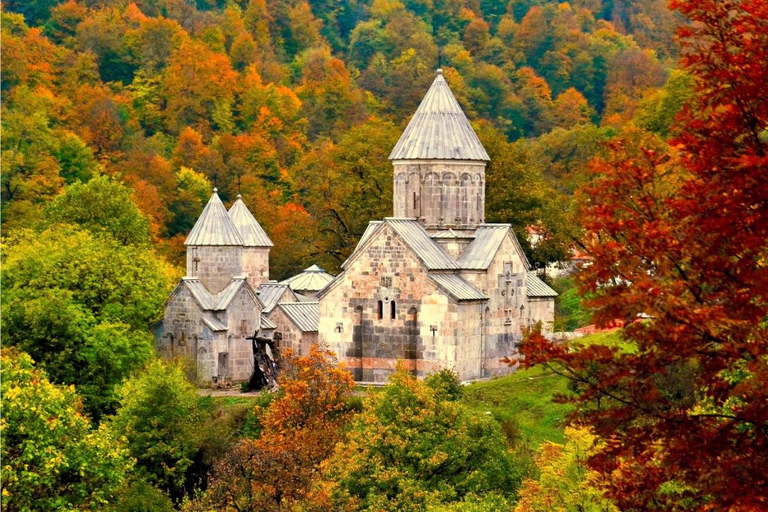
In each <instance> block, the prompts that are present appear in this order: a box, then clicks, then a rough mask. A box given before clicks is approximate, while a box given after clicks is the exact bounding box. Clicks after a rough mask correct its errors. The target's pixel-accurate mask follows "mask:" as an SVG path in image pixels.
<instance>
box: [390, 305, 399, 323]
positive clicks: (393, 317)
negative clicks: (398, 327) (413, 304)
mask: <svg viewBox="0 0 768 512" xmlns="http://www.w3.org/2000/svg"><path fill="white" fill-rule="evenodd" d="M389 315H390V318H392V320H394V319H395V317H396V316H397V315H396V314H395V301H392V302H390V303H389Z"/></svg>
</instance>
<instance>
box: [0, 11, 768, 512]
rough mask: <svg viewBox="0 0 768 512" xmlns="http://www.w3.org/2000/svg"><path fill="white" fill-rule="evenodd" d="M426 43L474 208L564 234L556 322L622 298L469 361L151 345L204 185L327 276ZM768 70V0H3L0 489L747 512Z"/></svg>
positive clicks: (762, 296)
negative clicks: (243, 362)
mask: <svg viewBox="0 0 768 512" xmlns="http://www.w3.org/2000/svg"><path fill="white" fill-rule="evenodd" d="M438 67H439V68H441V69H442V70H443V72H444V75H445V78H446V80H447V81H448V82H449V84H450V87H451V89H452V90H453V92H454V94H455V95H456V97H457V99H458V100H459V102H460V103H461V105H462V107H463V109H464V111H465V112H466V114H467V116H468V117H469V119H470V120H471V122H472V124H473V126H474V128H475V130H476V132H477V134H478V136H479V138H480V140H481V141H482V143H483V145H484V147H485V148H486V150H487V152H488V153H489V155H490V157H491V162H490V164H489V166H488V169H487V171H486V177H487V202H486V220H487V221H488V222H505V223H511V224H512V226H513V227H514V229H515V231H516V233H517V236H518V238H519V239H520V242H521V244H522V246H523V249H524V250H525V251H526V253H527V256H528V258H529V260H530V262H531V264H532V266H533V267H534V268H537V269H545V268H546V267H547V265H548V264H557V263H559V262H563V261H567V260H568V259H569V258H570V257H571V255H572V254H573V253H574V251H578V252H579V253H580V254H581V255H583V256H585V257H586V258H588V259H589V264H588V265H585V266H584V267H582V268H581V270H580V271H579V272H577V273H576V275H574V276H572V277H570V278H568V279H564V280H554V281H553V280H551V279H549V278H547V277H546V276H545V277H544V278H545V279H548V280H549V281H550V284H552V286H553V287H555V288H556V289H557V290H558V292H560V296H559V297H558V302H557V305H556V308H557V310H556V320H555V324H556V325H555V328H556V329H557V330H568V331H570V330H573V329H574V328H576V327H580V326H583V325H585V324H593V325H595V326H597V327H598V328H599V327H604V326H609V325H610V326H616V325H619V326H621V327H620V328H619V329H617V330H613V331H610V332H598V333H597V334H593V335H590V336H586V337H582V338H574V339H571V340H570V341H566V340H563V339H551V337H547V336H545V335H544V334H543V331H542V326H540V325H537V326H532V327H530V328H528V329H525V330H524V332H523V333H522V338H523V340H522V342H521V343H520V344H519V354H509V358H507V359H506V362H507V363H508V364H510V365H516V366H517V368H518V369H517V371H516V372H514V373H513V374H511V375H509V376H507V377H504V378H500V379H496V380H491V381H487V382H477V383H473V384H469V385H462V384H461V383H459V382H458V377H457V375H456V374H455V373H454V372H453V371H451V370H450V369H446V370H442V371H440V372H437V373H433V374H431V375H429V376H427V377H426V378H425V379H423V380H417V379H415V378H414V377H413V376H412V375H411V374H410V373H408V372H407V371H405V369H404V368H399V369H398V371H396V372H395V373H394V374H393V376H392V377H391V378H390V380H389V382H388V383H387V384H386V386H384V387H382V388H377V389H361V388H357V387H356V386H355V383H354V381H353V380H352V377H351V374H350V373H349V372H347V371H346V370H344V368H342V367H339V366H338V365H337V362H336V360H335V359H334V355H333V354H331V353H328V352H326V351H324V350H323V349H322V348H321V347H313V349H312V350H311V352H310V353H309V354H304V355H303V356H302V357H298V356H296V355H294V354H291V353H287V354H285V355H284V357H285V361H284V363H285V366H284V370H283V374H282V376H281V378H280V386H279V390H278V391H277V392H274V393H262V394H258V395H255V396H245V395H243V396H226V397H212V396H207V395H206V394H204V393H200V390H199V389H198V387H197V385H196V383H194V382H192V379H190V375H192V374H194V368H190V366H189V363H188V362H185V361H173V360H161V359H159V358H158V357H156V355H155V353H154V344H153V329H154V327H155V326H156V322H157V321H158V320H159V319H160V318H161V311H162V307H163V303H164V301H165V300H166V298H167V297H168V295H169V293H170V291H171V289H172V288H173V286H174V285H175V283H177V282H178V280H179V278H180V277H181V275H182V273H183V269H182V268H181V263H182V262H183V258H184V245H183V242H184V239H185V237H186V235H187V233H188V232H189V230H190V229H191V227H192V226H193V224H194V222H195V220H196V219H197V217H198V215H199V214H200V212H201V211H202V209H203V207H204V205H205V204H206V202H207V201H208V199H209V197H210V195H211V192H212V190H213V188H214V187H217V188H218V190H219V194H220V196H221V197H222V199H223V200H224V202H225V203H226V204H227V205H229V204H231V203H232V202H233V200H234V199H235V197H236V196H237V195H238V194H242V196H243V200H244V202H245V203H246V204H247V205H248V207H249V208H250V210H251V211H252V212H254V215H255V217H256V218H257V219H258V221H259V222H260V223H261V225H262V226H263V227H264V229H265V230H266V231H267V233H268V234H269V236H270V238H271V239H272V241H273V242H274V244H275V246H274V247H273V248H272V250H271V253H270V272H271V278H273V279H282V278H285V277H288V276H290V275H292V274H294V273H296V272H297V271H298V270H300V269H302V268H304V267H306V266H309V265H310V264H313V263H316V264H319V265H321V266H323V267H324V268H325V269H327V270H328V271H330V272H332V273H335V272H337V271H338V269H339V266H340V264H341V263H342V262H343V261H344V260H345V258H346V257H347V256H348V255H349V253H350V252H351V251H352V249H353V247H354V246H355V243H356V241H357V239H358V238H359V237H360V235H361V234H362V232H363V230H364V229H365V226H366V225H367V224H368V221H369V220H373V219H380V218H382V217H386V216H389V215H390V214H391V211H392V170H391V165H390V163H389V162H388V160H387V156H388V154H389V151H390V150H391V148H392V147H393V146H394V144H395V142H396V141H397V139H398V137H399V136H400V134H401V132H402V130H403V128H404V127H405V125H406V124H407V122H408V120H409V117H410V115H411V114H412V113H413V111H414V110H415V108H416V107H417V105H418V102H419V100H420V99H421V97H422V95H423V94H424V92H425V91H426V90H427V87H428V86H429V84H430V82H431V81H432V80H433V78H434V76H435V72H436V69H437V68H438ZM767 83H768V1H766V0H670V1H669V2H667V0H574V1H573V2H570V3H567V2H555V1H550V0H510V1H508V2H507V1H500V0H338V1H328V0H311V1H304V0H270V1H269V2H267V1H266V0H137V1H134V2H129V1H127V0H65V1H62V0H2V88H1V90H0V92H1V93H2V141H1V144H2V176H1V182H0V199H1V200H2V212H1V213H2V247H1V249H2V296H1V300H2V345H3V348H2V379H0V381H1V382H0V383H1V384H2V414H1V415H0V429H1V431H2V435H1V436H0V438H1V439H0V441H1V444H2V453H1V454H0V455H1V458H2V475H0V480H1V481H2V506H3V510H8V511H9V512H15V511H25V512H26V511H38V510H40V511H108V512H146V511H153V512H170V511H173V510H183V511H186V512H214V511H216V512H235V511H237V512H245V511H252V512H255V511H275V512H278V511H280V512H284V511H296V512H320V511H329V510H333V511H350V512H351V511H370V512H379V511H413V512H417V511H418V512H480V511H482V512H501V511H515V512H544V511H547V512H549V511H557V512H586V511H589V512H617V511H619V510H621V511H628V512H641V511H643V512H644V511H659V512H660V511H665V512H666V511H668V512H680V511H696V512H705V511H706V512H711V511H718V512H719V511H729V512H752V511H761V510H768V473H766V471H765V468H766V467H768V171H767V169H768V101H766V99H765V97H766V95H765V90H766V85H765V84H767ZM531 230H535V232H536V233H538V234H539V235H541V240H540V242H539V243H537V244H536V245H535V246H532V245H531V243H530V242H529V240H528V236H527V235H528V233H529V231H531ZM550 268H551V267H550Z"/></svg>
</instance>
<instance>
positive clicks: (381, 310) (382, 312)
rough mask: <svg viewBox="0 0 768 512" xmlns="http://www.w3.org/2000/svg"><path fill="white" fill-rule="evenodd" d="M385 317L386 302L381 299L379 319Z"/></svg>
mask: <svg viewBox="0 0 768 512" xmlns="http://www.w3.org/2000/svg"><path fill="white" fill-rule="evenodd" d="M382 318H384V303H383V302H381V301H379V320H381V319H382Z"/></svg>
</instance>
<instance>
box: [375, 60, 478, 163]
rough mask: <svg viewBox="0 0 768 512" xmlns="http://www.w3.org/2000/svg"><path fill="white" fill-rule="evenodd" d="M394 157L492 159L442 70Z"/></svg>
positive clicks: (412, 158)
mask: <svg viewBox="0 0 768 512" xmlns="http://www.w3.org/2000/svg"><path fill="white" fill-rule="evenodd" d="M389 159H390V160H423V159H437V160H478V161H486V162H487V161H488V160H490V158H489V157H488V153H486V152H485V149H484V148H483V145H482V144H481V143H480V139H478V138H477V134H475V131H474V130H473V129H472V125H470V124H469V120H468V119H467V116H465V115H464V111H463V110H462V109H461V106H460V105H459V102H458V101H456V97H454V95H453V92H451V89H450V87H448V82H446V81H445V78H443V72H442V70H440V69H438V70H437V76H436V77H435V80H434V81H433V82H432V86H430V88H429V90H428V91H427V93H426V94H425V95H424V99H422V100H421V104H420V105H419V108H418V109H416V113H415V114H414V115H413V117H412V118H411V121H410V122H409V123H408V126H407V127H406V128H405V131H404V132H403V135H402V136H401V137H400V140H398V141H397V144H396V145H395V147H394V149H393V150H392V153H390V155H389Z"/></svg>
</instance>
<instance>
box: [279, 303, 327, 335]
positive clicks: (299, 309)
mask: <svg viewBox="0 0 768 512" xmlns="http://www.w3.org/2000/svg"><path fill="white" fill-rule="evenodd" d="M277 307H279V308H280V309H281V310H282V311H283V313H285V316H287V317H288V319H289V320H290V321H291V322H293V323H294V325H296V327H298V328H299V330H301V332H317V327H318V325H319V324H320V303H319V302H317V301H313V302H281V303H280V304H278V305H277Z"/></svg>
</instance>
